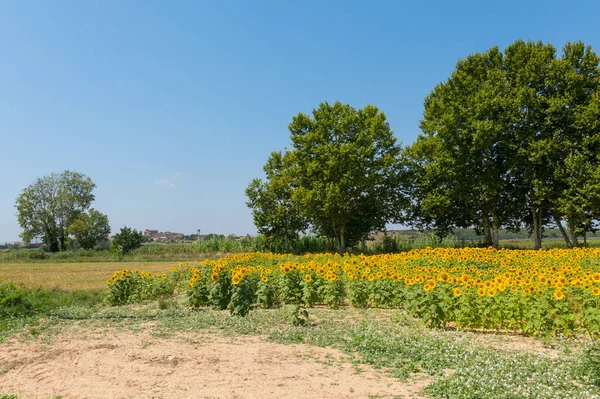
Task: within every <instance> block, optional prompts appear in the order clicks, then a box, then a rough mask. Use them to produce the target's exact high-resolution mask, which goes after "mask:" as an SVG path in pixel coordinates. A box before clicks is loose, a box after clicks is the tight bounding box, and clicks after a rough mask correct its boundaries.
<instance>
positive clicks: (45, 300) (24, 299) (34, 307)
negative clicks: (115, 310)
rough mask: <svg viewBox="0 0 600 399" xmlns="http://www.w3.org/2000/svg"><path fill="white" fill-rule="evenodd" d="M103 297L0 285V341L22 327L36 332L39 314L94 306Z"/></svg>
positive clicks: (83, 292)
mask: <svg viewBox="0 0 600 399" xmlns="http://www.w3.org/2000/svg"><path fill="white" fill-rule="evenodd" d="M102 299H103V295H102V294H101V293H97V292H90V291H58V290H51V291H45V290H42V289H35V290H31V289H26V288H21V287H17V286H15V285H13V284H0V341H2V340H3V339H4V338H6V337H8V336H10V335H13V334H15V333H17V332H20V331H22V330H23V329H25V328H29V331H30V332H31V333H32V334H34V335H35V334H36V333H37V332H39V330H38V329H37V325H38V323H39V321H40V319H41V318H42V317H46V316H50V315H52V314H53V313H54V312H57V311H60V310H61V309H68V308H84V309H93V308H94V307H95V306H97V305H98V304H100V302H101V301H102Z"/></svg>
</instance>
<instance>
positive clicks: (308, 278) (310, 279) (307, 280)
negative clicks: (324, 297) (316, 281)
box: [304, 274, 312, 283]
mask: <svg viewBox="0 0 600 399" xmlns="http://www.w3.org/2000/svg"><path fill="white" fill-rule="evenodd" d="M304 281H306V282H307V283H310V282H311V281H312V277H311V275H310V274H307V275H306V276H304Z"/></svg>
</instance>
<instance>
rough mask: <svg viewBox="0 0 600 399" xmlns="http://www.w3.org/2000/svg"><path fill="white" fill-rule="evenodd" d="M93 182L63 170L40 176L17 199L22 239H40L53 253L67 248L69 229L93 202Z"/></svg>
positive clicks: (75, 173)
mask: <svg viewBox="0 0 600 399" xmlns="http://www.w3.org/2000/svg"><path fill="white" fill-rule="evenodd" d="M95 187H96V185H95V184H94V182H93V181H92V180H91V179H90V178H89V177H87V176H86V175H84V174H82V173H77V172H72V171H69V170H66V171H64V172H62V173H52V174H51V175H48V176H44V177H40V178H39V179H37V180H36V181H35V183H33V184H31V185H30V186H28V187H26V188H25V189H24V190H23V192H22V193H21V194H20V195H19V196H18V197H17V200H16V204H15V206H16V208H17V211H18V214H17V219H18V222H19V225H20V226H21V228H22V229H23V232H22V233H21V237H22V238H23V240H24V241H26V242H29V241H31V240H32V239H35V238H39V239H42V241H43V242H44V243H45V244H46V245H47V246H48V248H49V249H50V251H53V252H56V251H60V250H65V249H66V245H65V243H66V239H67V237H68V231H67V229H68V227H69V226H70V225H71V224H73V222H74V221H75V220H77V219H78V218H79V217H80V216H81V214H82V213H83V212H85V211H86V210H87V209H88V208H89V207H90V205H91V203H92V202H93V201H94V194H93V193H92V191H93V189H94V188H95Z"/></svg>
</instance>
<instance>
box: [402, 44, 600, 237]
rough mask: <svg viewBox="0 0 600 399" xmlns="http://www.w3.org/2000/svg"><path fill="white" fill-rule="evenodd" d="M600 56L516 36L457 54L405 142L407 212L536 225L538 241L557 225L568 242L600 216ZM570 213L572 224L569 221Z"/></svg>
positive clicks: (493, 227) (424, 220) (418, 218)
mask: <svg viewBox="0 0 600 399" xmlns="http://www.w3.org/2000/svg"><path fill="white" fill-rule="evenodd" d="M598 76H599V73H598V57H597V56H596V54H595V53H594V52H593V51H592V50H591V48H590V47H589V46H588V47H586V46H585V45H584V44H583V43H568V44H567V45H566V46H565V47H564V48H563V52H562V56H561V57H560V58H558V57H557V55H556V50H555V48H554V47H553V46H551V45H549V44H544V43H541V42H525V41H522V40H519V41H516V42H515V43H513V44H511V45H510V46H509V47H507V49H506V50H505V51H504V53H502V52H501V51H500V50H498V49H497V48H495V47H494V48H492V49H490V50H488V51H486V52H484V53H476V54H472V55H470V56H468V57H467V58H466V59H465V60H462V61H459V62H458V64H457V66H456V69H455V71H454V72H453V73H452V75H451V76H450V78H449V79H448V80H447V81H445V82H443V83H441V84H439V85H438V86H436V87H435V88H434V90H433V91H432V93H431V94H430V95H429V96H428V97H427V98H426V100H425V110H424V116H423V120H422V121H421V128H422V130H423V134H422V135H421V136H420V137H419V138H418V139H417V141H416V142H415V143H414V144H413V145H412V146H411V147H410V148H408V149H407V152H406V153H407V155H408V159H409V162H408V164H409V165H410V169H411V171H412V175H413V177H414V178H413V184H412V196H411V197H412V199H413V204H412V205H413V206H412V212H411V220H413V222H414V223H415V224H416V225H422V226H425V225H426V226H432V227H435V228H436V229H437V230H438V232H440V233H441V234H445V233H447V232H448V231H450V230H451V229H452V228H453V227H474V228H475V229H477V230H479V231H481V232H482V233H483V234H484V237H485V241H486V242H487V243H489V244H490V245H493V246H495V247H497V246H498V234H497V233H498V231H499V228H502V227H504V228H509V229H517V228H519V227H522V226H527V227H529V228H530V229H531V231H532V234H533V237H534V242H535V248H541V245H542V232H543V227H544V226H545V225H552V224H556V225H557V227H558V228H559V229H560V230H561V232H562V234H563V237H564V238H565V241H566V243H567V245H568V246H571V245H577V244H578V242H577V236H578V235H581V234H585V232H586V231H589V230H591V229H593V225H594V223H593V222H594V220H595V219H597V218H598V212H599V211H600V208H598V194H596V193H597V190H596V189H597V187H599V186H600V182H599V181H598V180H597V179H598V175H600V171H599V170H598V169H599V166H598V165H599V162H598V155H597V154H599V150H600V148H599V143H600V137H599V135H600V130H599V129H598V123H599V122H598V120H599V119H600V114H599V113H598V109H599V105H598V98H599V97H598V87H599V84H598ZM564 221H566V222H567V223H566V228H565V226H564Z"/></svg>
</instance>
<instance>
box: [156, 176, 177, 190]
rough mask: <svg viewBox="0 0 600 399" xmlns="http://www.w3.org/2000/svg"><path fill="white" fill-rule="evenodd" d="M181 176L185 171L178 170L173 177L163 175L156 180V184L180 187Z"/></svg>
mask: <svg viewBox="0 0 600 399" xmlns="http://www.w3.org/2000/svg"><path fill="white" fill-rule="evenodd" d="M181 176H183V173H181V172H177V173H175V174H174V175H173V176H171V177H162V178H160V179H158V180H156V184H158V185H160V186H164V187H169V188H173V187H178V186H179V184H178V182H179V180H180V179H181Z"/></svg>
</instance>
